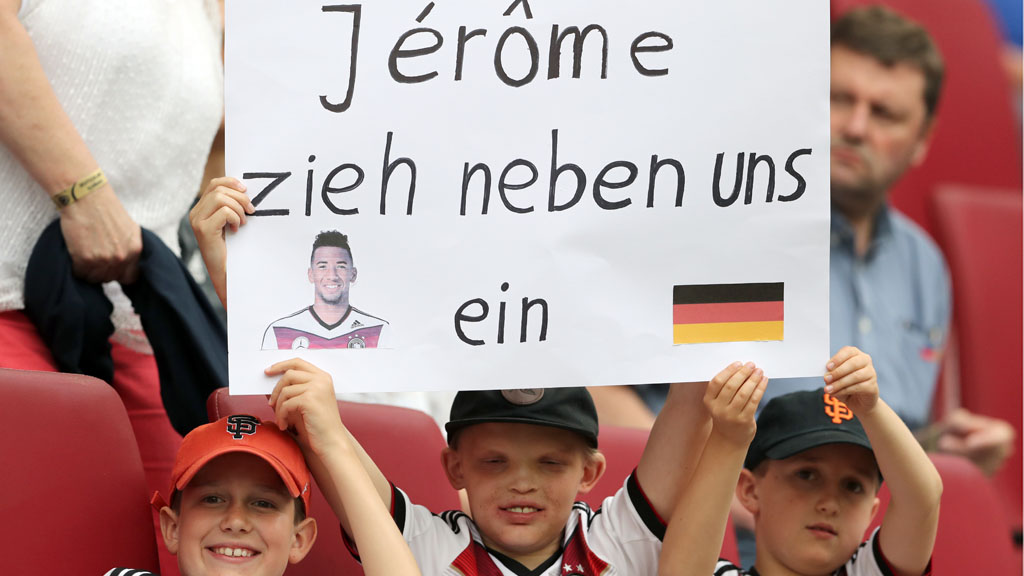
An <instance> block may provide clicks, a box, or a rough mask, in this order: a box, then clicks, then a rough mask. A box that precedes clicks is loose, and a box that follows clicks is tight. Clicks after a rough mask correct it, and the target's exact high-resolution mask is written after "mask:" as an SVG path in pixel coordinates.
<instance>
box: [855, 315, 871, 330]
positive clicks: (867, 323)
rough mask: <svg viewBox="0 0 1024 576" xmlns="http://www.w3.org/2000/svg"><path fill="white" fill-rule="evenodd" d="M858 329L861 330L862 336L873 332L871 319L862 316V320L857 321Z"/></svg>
mask: <svg viewBox="0 0 1024 576" xmlns="http://www.w3.org/2000/svg"><path fill="white" fill-rule="evenodd" d="M857 328H858V329H860V333H861V334H867V333H868V332H871V318H868V317H867V316H861V317H860V320H858V321H857Z"/></svg>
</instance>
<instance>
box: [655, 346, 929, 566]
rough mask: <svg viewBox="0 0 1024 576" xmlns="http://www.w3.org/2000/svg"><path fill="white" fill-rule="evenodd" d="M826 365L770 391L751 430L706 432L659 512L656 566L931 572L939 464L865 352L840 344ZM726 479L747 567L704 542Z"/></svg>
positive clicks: (725, 509) (721, 525)
mask: <svg viewBox="0 0 1024 576" xmlns="http://www.w3.org/2000/svg"><path fill="white" fill-rule="evenodd" d="M826 370H827V372H826V373H825V377H824V379H825V387H824V388H823V389H818V390H816V391H813V392H794V393H791V394H786V395H784V396H779V397H778V398H775V399H773V400H771V401H770V402H768V404H767V405H766V406H765V408H764V410H763V411H762V412H761V416H760V418H759V419H758V420H757V426H756V434H754V433H753V427H751V428H750V429H749V432H748V433H747V434H746V435H744V434H742V433H738V434H734V435H732V436H731V437H730V440H729V441H727V442H722V443H719V444H714V443H712V442H711V441H709V443H708V446H707V449H706V450H705V452H704V455H703V456H702V458H701V461H700V463H699V465H698V468H697V472H696V476H695V478H699V479H700V480H699V481H698V480H695V481H694V482H692V483H690V484H688V485H687V486H686V487H685V488H684V490H683V492H682V493H681V495H680V501H679V504H678V506H677V508H676V510H675V512H674V515H673V517H672V520H671V521H670V523H669V530H668V534H667V535H666V541H665V548H664V551H663V554H662V565H661V566H660V568H659V572H658V573H659V574H662V575H669V574H672V575H674V574H715V576H741V575H747V574H749V575H756V576H782V575H785V576H789V575H793V574H801V575H804V576H814V575H821V576H826V575H848V576H860V575H865V576H867V575H878V576H881V575H885V576H921V575H922V574H930V573H931V561H930V559H931V554H932V547H933V546H934V544H935V532H936V529H937V526H938V518H939V499H940V496H941V494H942V480H941V479H940V477H939V474H938V471H936V469H935V466H934V465H933V464H932V463H931V460H929V459H928V456H927V455H926V454H925V452H924V450H922V449H921V446H920V445H919V444H918V442H917V441H916V440H915V439H914V436H913V435H912V434H911V432H910V430H909V429H907V427H906V425H905V424H903V421H902V420H900V418H899V416H897V415H896V413H895V412H893V410H892V409H891V408H890V407H889V406H888V405H887V404H886V403H885V402H884V401H883V400H882V399H880V398H879V396H878V381H877V378H876V376H875V369H874V366H872V363H871V357H870V356H868V355H867V354H864V353H863V352H861V351H860V350H858V349H856V348H853V347H850V346H847V347H844V348H843V349H841V350H840V351H839V352H838V353H836V355H835V356H833V357H832V358H831V359H830V360H829V361H828V364H827V365H826ZM716 424H717V422H716ZM712 437H714V434H713V436H712ZM751 437H752V438H753V441H752V442H751ZM746 443H749V444H750V447H749V450H747V451H746V456H745V458H744V448H745V445H746ZM741 465H742V467H743V468H744V469H743V470H740V467H741ZM882 476H884V477H885V481H886V482H888V484H889V491H890V493H891V500H890V503H889V507H888V509H887V511H886V514H885V517H884V519H883V520H882V524H881V527H880V528H879V529H878V530H875V531H874V532H873V533H872V534H871V535H870V537H869V538H868V540H867V541H863V537H864V532H865V530H866V529H867V528H868V526H869V525H870V523H871V520H872V518H873V517H874V515H875V513H876V512H877V511H878V506H879V500H878V497H877V493H878V489H879V487H880V485H881V482H882ZM737 477H738V478H739V481H738V483H734V482H735V481H736V479H737ZM732 486H735V493H736V496H737V498H738V499H739V501H740V502H741V503H742V504H743V506H744V507H746V508H747V509H748V510H749V511H750V512H751V513H752V514H753V516H754V523H755V524H754V526H755V529H754V532H755V536H756V543H757V561H756V562H755V564H754V566H753V567H751V568H750V569H749V570H747V571H744V570H742V569H741V568H739V567H738V566H735V565H733V564H731V563H729V562H726V561H719V562H718V565H717V566H716V565H715V555H716V554H717V550H718V546H717V545H716V546H715V547H714V550H711V548H710V547H709V542H713V539H714V538H717V539H718V541H719V542H720V541H721V537H722V534H723V532H724V529H725V519H726V517H727V515H728V513H729V505H730V500H731V492H732V488H731V487H732ZM711 528H713V530H712V529H711Z"/></svg>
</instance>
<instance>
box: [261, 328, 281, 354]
mask: <svg viewBox="0 0 1024 576" xmlns="http://www.w3.org/2000/svg"><path fill="white" fill-rule="evenodd" d="M260 350H277V337H276V336H275V335H274V325H273V324H271V325H270V326H267V329H266V330H264V331H263V345H262V347H261V348H260Z"/></svg>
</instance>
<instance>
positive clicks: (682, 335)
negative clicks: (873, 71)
mask: <svg viewBox="0 0 1024 576" xmlns="http://www.w3.org/2000/svg"><path fill="white" fill-rule="evenodd" d="M672 336H673V338H672V341H673V343H675V344H697V343H701V342H754V341H760V340H782V322H722V323H715V324H676V325H674V326H673V327H672Z"/></svg>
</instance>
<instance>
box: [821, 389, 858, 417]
mask: <svg viewBox="0 0 1024 576" xmlns="http://www.w3.org/2000/svg"><path fill="white" fill-rule="evenodd" d="M825 415H827V416H829V417H830V418H832V423H833V424H842V423H843V420H853V410H850V407H849V406H847V405H846V404H844V403H843V401H842V400H839V399H838V398H833V397H832V396H831V395H829V394H825Z"/></svg>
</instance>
